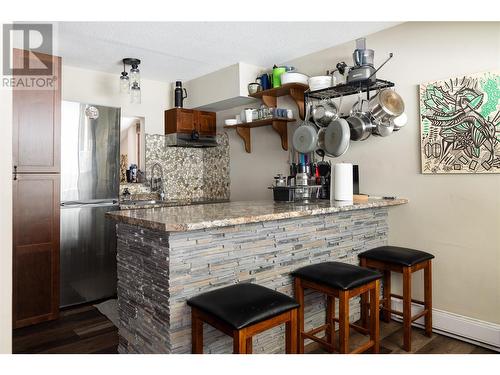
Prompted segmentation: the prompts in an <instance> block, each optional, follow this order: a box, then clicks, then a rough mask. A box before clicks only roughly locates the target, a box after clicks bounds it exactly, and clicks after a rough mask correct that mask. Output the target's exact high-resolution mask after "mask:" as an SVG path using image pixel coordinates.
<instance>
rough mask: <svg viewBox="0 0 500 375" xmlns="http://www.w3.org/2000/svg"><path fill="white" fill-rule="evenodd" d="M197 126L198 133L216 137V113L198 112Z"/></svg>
mask: <svg viewBox="0 0 500 375" xmlns="http://www.w3.org/2000/svg"><path fill="white" fill-rule="evenodd" d="M196 112H197V120H196V125H197V128H196V130H198V132H199V133H200V134H203V135H215V133H216V126H217V123H216V115H215V112H204V111H196Z"/></svg>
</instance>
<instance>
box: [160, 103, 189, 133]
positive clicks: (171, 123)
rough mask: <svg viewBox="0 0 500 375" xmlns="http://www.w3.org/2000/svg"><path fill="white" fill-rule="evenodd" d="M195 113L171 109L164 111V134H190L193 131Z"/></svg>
mask: <svg viewBox="0 0 500 375" xmlns="http://www.w3.org/2000/svg"><path fill="white" fill-rule="evenodd" d="M194 124H195V113H194V111H193V110H191V109H184V108H172V109H169V110H167V111H165V134H171V133H186V134H191V132H192V131H193V130H194V129H195V125H194Z"/></svg>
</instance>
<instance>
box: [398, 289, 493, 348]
mask: <svg viewBox="0 0 500 375" xmlns="http://www.w3.org/2000/svg"><path fill="white" fill-rule="evenodd" d="M392 309H393V310H398V311H403V301H402V300H400V299H398V298H392ZM422 309H423V307H422V306H421V305H418V304H415V303H412V307H411V310H412V315H415V314H417V313H418V312H420V311H422ZM392 317H393V319H394V320H398V321H402V317H400V316H397V315H395V314H392ZM413 325H414V326H416V327H419V328H423V327H424V318H423V317H422V318H419V319H417V320H416V321H414V322H413ZM432 330H433V332H436V333H439V334H441V335H445V336H450V337H453V338H456V339H459V340H462V341H466V342H470V343H472V344H475V345H479V346H483V347H485V348H488V349H491V350H495V351H497V352H500V324H495V323H489V322H485V321H482V320H478V319H473V318H469V317H467V316H463V315H458V314H454V313H451V312H448V311H443V310H438V309H432Z"/></svg>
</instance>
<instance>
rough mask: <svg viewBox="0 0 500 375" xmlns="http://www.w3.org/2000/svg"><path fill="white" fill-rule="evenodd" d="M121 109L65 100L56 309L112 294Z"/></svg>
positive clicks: (114, 271) (113, 289)
mask: <svg viewBox="0 0 500 375" xmlns="http://www.w3.org/2000/svg"><path fill="white" fill-rule="evenodd" d="M119 156H120V108H112V107H104V106H99V105H92V104H85V103H77V102H70V101H63V102H62V108H61V212H60V213H61V254H60V255H61V256H60V262H61V263H60V269H61V279H60V291H61V299H60V306H61V307H65V306H71V305H76V304H81V303H85V302H90V301H95V300H99V299H103V298H107V297H112V296H114V295H116V233H115V226H114V223H113V222H112V221H111V220H109V219H107V218H105V213H106V212H109V211H114V210H118V209H119V207H118V198H119V184H120V180H119V175H120V158H119Z"/></svg>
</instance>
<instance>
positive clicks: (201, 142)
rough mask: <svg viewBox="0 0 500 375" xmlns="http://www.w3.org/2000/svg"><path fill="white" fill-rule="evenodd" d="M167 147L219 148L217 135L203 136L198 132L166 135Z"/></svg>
mask: <svg viewBox="0 0 500 375" xmlns="http://www.w3.org/2000/svg"><path fill="white" fill-rule="evenodd" d="M165 146H167V147H198V148H203V147H217V146H218V144H217V138H216V136H215V135H201V134H198V132H193V133H191V134H186V133H171V134H167V135H165Z"/></svg>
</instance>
